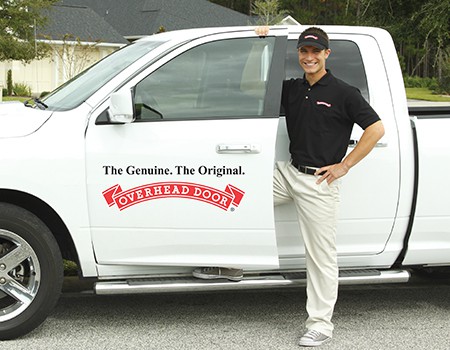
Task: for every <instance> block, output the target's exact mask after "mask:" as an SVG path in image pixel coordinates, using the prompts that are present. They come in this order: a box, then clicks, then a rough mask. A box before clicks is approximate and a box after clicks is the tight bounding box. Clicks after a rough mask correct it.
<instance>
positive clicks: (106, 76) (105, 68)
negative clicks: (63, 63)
mask: <svg viewBox="0 0 450 350" xmlns="http://www.w3.org/2000/svg"><path fill="white" fill-rule="evenodd" d="M163 43H164V41H160V40H158V41H138V42H135V43H133V44H130V45H127V46H125V47H123V48H122V49H120V50H118V51H116V52H114V53H112V54H111V55H109V56H107V57H105V58H104V59H103V60H101V61H99V62H97V63H96V64H95V65H93V66H91V67H90V68H88V69H86V70H85V71H83V72H81V73H80V74H78V75H77V76H76V77H74V78H73V79H71V80H69V81H68V82H66V83H65V84H63V85H61V86H60V87H59V88H57V89H56V90H54V91H53V92H52V93H51V94H49V95H48V96H46V97H45V98H44V99H43V101H45V104H46V105H47V106H48V108H49V109H51V110H57V111H65V110H69V109H72V108H75V107H77V106H79V105H80V104H81V103H82V102H84V101H85V100H86V99H87V98H88V97H89V96H91V95H92V94H93V93H94V92H95V91H97V90H98V89H99V88H101V87H102V86H103V85H104V84H106V83H107V82H108V81H109V80H111V79H112V78H113V77H114V76H116V75H117V74H118V73H120V72H121V71H123V70H124V69H125V68H127V67H128V66H130V65H131V64H132V63H133V62H135V61H136V60H138V59H139V58H141V57H143V56H144V55H145V54H147V53H148V52H150V51H152V50H153V49H155V48H156V47H158V46H159V45H161V44H163Z"/></svg>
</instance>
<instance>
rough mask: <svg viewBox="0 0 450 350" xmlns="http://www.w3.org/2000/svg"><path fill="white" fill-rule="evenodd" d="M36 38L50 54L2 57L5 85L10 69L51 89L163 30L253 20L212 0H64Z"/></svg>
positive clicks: (17, 79)
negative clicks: (24, 60)
mask: <svg viewBox="0 0 450 350" xmlns="http://www.w3.org/2000/svg"><path fill="white" fill-rule="evenodd" d="M45 15H46V17H47V18H48V22H47V25H46V26H45V27H44V28H39V29H38V33H37V39H38V40H42V41H45V42H48V43H49V44H50V45H51V47H52V52H51V55H50V56H49V57H48V58H45V59H42V60H39V61H32V62H30V63H29V64H23V63H22V62H20V61H10V62H0V72H1V75H0V85H1V86H3V87H5V86H6V76H7V71H8V70H9V69H11V71H12V77H13V82H14V83H23V84H26V85H27V86H29V87H30V88H31V91H32V94H33V95H39V94H40V93H42V92H44V91H52V90H54V89H55V88H57V87H58V86H59V85H61V84H63V83H65V82H66V81H67V80H69V79H70V78H72V77H73V76H75V75H76V74H78V73H79V72H81V71H82V70H84V69H86V68H87V67H89V66H90V65H92V64H93V63H95V62H97V61H98V60H99V59H101V58H103V57H105V56H107V55H108V54H110V53H111V52H113V51H114V50H116V49H118V48H119V47H122V46H123V45H126V44H127V43H129V42H130V41H133V40H136V39H138V38H141V37H143V36H146V35H151V34H155V33H157V32H160V31H162V30H164V31H172V30H177V29H185V28H196V27H222V26H242V25H248V24H249V23H250V19H249V17H248V16H246V15H244V14H241V13H239V12H236V11H233V10H230V9H228V8H225V7H223V6H219V5H216V4H213V3H211V2H209V1H207V0H129V1H123V0H61V1H60V2H58V3H57V4H55V5H53V6H51V8H49V9H48V10H47V12H46V14H45Z"/></svg>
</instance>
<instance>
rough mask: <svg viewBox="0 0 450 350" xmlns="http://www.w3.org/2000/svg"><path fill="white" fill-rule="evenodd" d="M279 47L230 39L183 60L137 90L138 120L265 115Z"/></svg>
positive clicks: (159, 71) (206, 46)
mask: <svg viewBox="0 0 450 350" xmlns="http://www.w3.org/2000/svg"><path fill="white" fill-rule="evenodd" d="M274 44H275V38H268V39H267V40H264V41H262V40H259V38H244V39H241V38H239V39H228V40H221V41H214V42H210V43H206V44H202V45H200V46H197V47H194V48H192V49H190V50H188V51H186V52H184V53H182V54H180V55H179V56H177V57H175V58H174V59H172V60H171V61H169V62H167V63H166V64H165V65H163V66H162V67H160V68H159V69H157V70H156V71H154V72H153V73H152V74H150V75H149V76H147V77H146V78H145V79H143V80H142V81H141V82H139V83H138V84H137V85H136V88H135V110H136V120H137V121H151V120H173V119H177V120H183V119H204V118H228V117H230V118H235V117H244V118H246V117H252V116H261V115H263V109H264V98H265V95H266V88H267V86H266V85H267V84H266V83H267V80H268V76H269V70H270V66H271V60H272V54H273V47H274Z"/></svg>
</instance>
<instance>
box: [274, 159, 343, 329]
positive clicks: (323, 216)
mask: <svg viewBox="0 0 450 350" xmlns="http://www.w3.org/2000/svg"><path fill="white" fill-rule="evenodd" d="M316 181H317V177H316V176H314V175H307V174H303V173H301V172H299V171H298V170H297V169H295V168H294V167H293V166H292V165H291V164H290V162H278V163H277V167H276V169H275V171H274V188H273V194H274V203H275V205H280V204H283V203H286V202H288V201H291V200H293V201H294V203H295V207H296V210H297V216H298V223H299V226H300V231H301V233H302V237H303V241H304V243H305V249H306V270H307V274H306V275H307V284H306V293H307V302H306V311H307V312H308V316H309V317H308V319H307V321H306V328H307V329H314V330H317V331H319V332H321V333H322V334H325V335H326V336H329V337H331V336H332V334H333V324H332V322H331V317H332V315H333V310H334V305H335V303H336V300H337V292H338V266H337V253H336V226H337V214H338V208H339V182H340V180H336V181H334V182H332V183H331V185H328V184H327V182H326V181H323V182H322V183H321V184H320V185H317V184H316Z"/></svg>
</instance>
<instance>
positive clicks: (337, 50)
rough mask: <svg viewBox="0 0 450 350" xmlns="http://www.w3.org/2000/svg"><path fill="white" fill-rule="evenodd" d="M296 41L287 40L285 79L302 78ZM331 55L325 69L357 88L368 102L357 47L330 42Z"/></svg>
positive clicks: (364, 75) (345, 41)
mask: <svg viewBox="0 0 450 350" xmlns="http://www.w3.org/2000/svg"><path fill="white" fill-rule="evenodd" d="M296 46H297V40H289V42H288V48H287V55H286V66H285V67H286V79H290V78H298V77H302V76H303V71H302V69H301V68H300V66H299V63H298V55H297V49H296ZM330 49H331V55H330V56H329V57H328V59H327V69H330V70H331V72H332V73H333V75H334V76H335V77H337V78H339V79H342V80H343V81H345V82H346V83H348V84H350V85H352V86H355V87H357V88H358V89H359V90H360V91H361V94H362V95H363V96H364V98H365V99H366V100H367V101H369V89H368V87H367V78H366V73H365V69H364V64H363V61H362V57H361V53H360V51H359V47H358V45H356V43H354V42H353V41H350V40H331V41H330Z"/></svg>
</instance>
